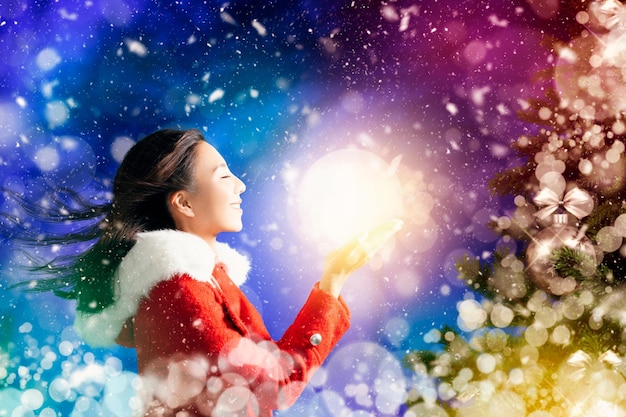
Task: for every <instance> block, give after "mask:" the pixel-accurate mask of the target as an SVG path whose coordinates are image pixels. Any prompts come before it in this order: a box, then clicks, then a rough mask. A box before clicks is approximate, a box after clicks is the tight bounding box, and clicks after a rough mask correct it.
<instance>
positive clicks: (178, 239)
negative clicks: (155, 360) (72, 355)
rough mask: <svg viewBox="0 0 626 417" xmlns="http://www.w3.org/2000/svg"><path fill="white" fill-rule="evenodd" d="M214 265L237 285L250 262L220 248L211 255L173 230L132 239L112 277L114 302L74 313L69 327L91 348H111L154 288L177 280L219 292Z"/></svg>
mask: <svg viewBox="0 0 626 417" xmlns="http://www.w3.org/2000/svg"><path fill="white" fill-rule="evenodd" d="M216 254H217V261H218V262H222V263H224V265H225V266H226V270H227V272H228V276H229V277H230V278H231V280H232V281H233V282H234V283H235V284H236V285H238V286H239V285H242V284H243V283H244V282H245V281H246V278H247V274H248V271H249V270H250V261H249V260H248V258H246V257H245V256H243V255H241V254H240V253H238V252H237V251H235V250H234V249H232V248H230V247H229V246H228V245H227V244H225V243H216V245H215V251H213V249H212V248H211V246H209V244H208V243H206V242H205V241H204V240H203V239H202V238H200V237H198V236H196V235H193V234H190V233H185V232H181V231H177V230H158V231H154V232H144V233H139V234H138V235H137V242H136V243H135V245H134V246H133V248H132V249H131V250H130V251H129V252H128V254H126V256H125V257H124V259H122V262H121V263H120V266H119V267H118V269H117V271H116V282H117V288H116V301H115V303H114V304H112V305H110V306H108V307H107V308H105V309H104V310H102V311H100V312H98V313H96V314H86V313H82V312H77V313H76V319H75V321H74V326H75V327H76V328H77V329H78V331H79V332H80V334H81V335H82V336H83V338H84V339H85V341H86V342H87V343H88V344H90V345H91V346H94V347H97V346H109V345H112V344H114V343H115V339H116V338H117V336H118V334H119V332H120V330H121V329H122V326H123V325H124V322H125V321H126V320H127V319H128V318H129V317H132V316H134V315H135V313H136V311H137V308H138V306H139V302H140V301H141V298H142V297H145V296H147V295H148V293H149V292H150V290H151V289H152V288H153V287H154V286H155V285H157V284H158V283H159V282H161V281H164V280H168V279H171V278H172V277H174V276H177V275H180V274H187V275H189V276H191V277H192V278H194V279H196V280H198V281H202V282H208V283H210V284H211V285H213V286H218V285H217V282H216V281H215V278H213V269H214V267H215V263H216Z"/></svg>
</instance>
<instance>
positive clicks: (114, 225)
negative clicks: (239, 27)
mask: <svg viewBox="0 0 626 417" xmlns="http://www.w3.org/2000/svg"><path fill="white" fill-rule="evenodd" d="M204 140H205V139H204V136H203V135H202V133H200V131H198V130H196V129H190V130H185V131H183V130H170V129H165V130H159V131H157V132H154V133H152V134H150V135H148V136H146V137H145V138H143V139H141V140H140V141H138V142H137V143H136V144H135V145H134V146H133V147H132V148H131V149H130V150H129V151H128V153H127V154H126V156H125V157H124V160H123V161H122V163H121V165H120V167H119V168H118V170H117V173H116V175H115V180H114V182H113V199H112V201H111V202H110V203H107V204H104V205H100V206H93V205H92V206H89V205H88V204H86V203H85V202H84V200H79V199H78V197H77V196H76V195H75V194H74V196H75V200H76V201H81V208H80V209H78V210H73V211H71V212H67V211H66V214H65V215H64V220H70V221H72V220H73V221H79V220H80V221H83V222H84V221H85V220H88V219H89V218H91V219H92V220H93V222H92V224H91V225H89V226H88V227H84V228H82V229H80V231H79V232H75V233H72V234H71V235H67V236H66V239H68V240H69V241H71V242H73V243H76V242H86V241H89V240H91V241H93V240H96V239H97V240H96V242H95V244H93V245H92V246H91V247H90V248H88V249H87V250H85V251H84V252H82V253H81V254H79V255H78V256H73V257H71V258H69V259H68V258H57V259H55V260H53V261H51V262H50V263H48V264H46V265H44V266H42V267H37V268H36V269H37V270H39V271H40V272H46V273H54V274H55V275H56V276H55V277H52V278H46V279H38V280H36V281H29V282H24V283H20V284H18V285H28V287H27V291H36V292H42V291H54V292H55V294H57V295H59V296H61V297H64V298H68V299H77V300H78V305H77V310H79V311H84V312H96V311H98V310H101V309H103V308H105V307H107V306H108V305H110V304H112V303H113V302H114V301H115V299H114V297H115V279H114V278H115V271H116V269H117V267H118V266H119V263H120V262H121V260H122V258H123V257H124V256H125V255H126V254H127V253H128V251H129V250H130V249H131V248H132V247H133V245H134V244H135V239H136V238H135V236H136V234H137V233H139V232H144V231H153V230H160V229H175V228H176V226H175V224H174V220H173V219H172V216H171V214H170V211H169V209H168V205H167V198H168V196H169V195H170V194H171V193H172V192H174V191H178V190H189V191H194V190H195V187H196V184H195V180H194V169H195V155H196V147H197V145H198V143H200V142H202V141H204ZM98 216H100V217H99V219H96V217H98ZM102 216H104V218H102ZM57 217H58V216H57ZM98 220H99V221H98ZM50 240H56V241H58V242H63V241H64V237H63V236H58V237H57V238H56V239H55V238H51V239H50ZM48 243H49V242H48Z"/></svg>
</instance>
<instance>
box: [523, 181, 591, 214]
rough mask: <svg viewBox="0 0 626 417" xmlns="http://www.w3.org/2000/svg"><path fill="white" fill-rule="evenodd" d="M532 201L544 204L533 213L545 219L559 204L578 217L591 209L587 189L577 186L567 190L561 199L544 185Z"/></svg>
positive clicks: (540, 204)
mask: <svg viewBox="0 0 626 417" xmlns="http://www.w3.org/2000/svg"><path fill="white" fill-rule="evenodd" d="M533 201H534V202H535V204H537V205H538V206H546V207H544V208H542V209H541V210H539V211H538V212H536V213H535V216H537V217H539V218H541V219H545V218H546V217H548V216H549V215H550V214H552V213H554V212H555V211H556V210H557V209H558V208H559V207H561V206H563V208H564V209H565V210H567V211H569V212H570V213H571V214H573V215H574V216H576V218H578V219H582V218H583V217H586V216H588V215H589V214H590V213H591V212H592V211H593V198H591V195H590V194H589V193H588V192H587V191H584V190H581V189H580V188H578V187H574V188H572V189H571V190H569V191H568V192H567V193H566V194H565V197H563V199H562V200H561V196H560V195H558V194H557V193H555V192H554V191H553V190H552V189H551V188H549V187H546V188H543V189H541V191H539V193H537V195H536V196H535V198H534V199H533Z"/></svg>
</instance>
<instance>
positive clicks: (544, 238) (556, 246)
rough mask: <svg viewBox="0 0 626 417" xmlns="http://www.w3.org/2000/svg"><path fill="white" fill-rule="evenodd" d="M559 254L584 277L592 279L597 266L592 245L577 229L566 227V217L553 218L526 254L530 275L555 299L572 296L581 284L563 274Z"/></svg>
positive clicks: (556, 215) (564, 215)
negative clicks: (557, 296) (559, 296)
mask: <svg viewBox="0 0 626 417" xmlns="http://www.w3.org/2000/svg"><path fill="white" fill-rule="evenodd" d="M559 252H560V253H561V254H562V256H563V257H568V258H569V259H568V260H569V261H570V262H569V265H568V266H569V267H575V268H576V269H577V270H578V272H579V274H580V276H581V277H585V276H591V275H592V274H593V272H594V271H595V268H596V266H597V259H596V252H595V249H594V247H593V244H592V243H591V241H590V240H589V238H587V237H586V236H585V235H584V232H581V231H579V230H578V229H576V228H575V227H572V226H569V225H568V224H567V214H554V215H553V219H552V225H551V226H549V227H547V228H545V229H543V230H542V231H540V232H539V233H537V234H536V235H535V236H534V237H533V240H532V242H531V243H530V245H528V249H527V250H526V261H527V265H528V267H527V272H528V274H529V275H530V278H531V279H532V281H533V282H534V283H535V284H536V285H537V286H538V287H539V288H541V289H542V290H544V291H547V292H549V293H551V294H554V295H564V294H569V293H571V292H572V291H574V290H575V289H576V287H577V286H578V282H577V280H576V278H575V277H574V276H572V275H567V276H562V275H561V274H560V268H559V265H557V262H558V261H559V257H558V255H559Z"/></svg>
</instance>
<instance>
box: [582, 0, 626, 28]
mask: <svg viewBox="0 0 626 417" xmlns="http://www.w3.org/2000/svg"><path fill="white" fill-rule="evenodd" d="M589 12H590V13H591V14H592V15H593V17H594V18H595V20H597V22H598V24H599V25H600V26H601V27H604V28H605V29H608V30H611V29H613V28H614V27H615V26H617V24H618V23H619V22H620V20H621V19H622V18H624V5H623V4H622V3H621V2H620V1H618V0H595V1H593V2H591V4H590V5H589Z"/></svg>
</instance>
